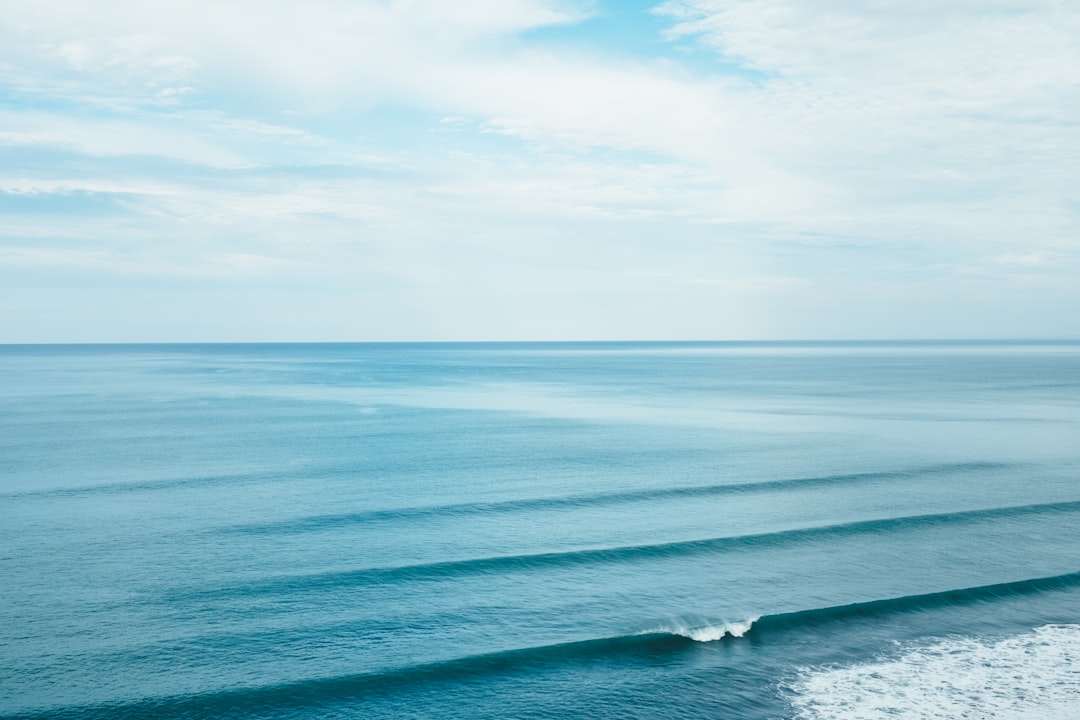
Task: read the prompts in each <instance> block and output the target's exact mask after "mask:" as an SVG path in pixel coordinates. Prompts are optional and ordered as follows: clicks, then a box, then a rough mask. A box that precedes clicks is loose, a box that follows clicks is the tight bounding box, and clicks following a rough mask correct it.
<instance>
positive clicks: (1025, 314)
mask: <svg viewBox="0 0 1080 720" xmlns="http://www.w3.org/2000/svg"><path fill="white" fill-rule="evenodd" d="M1076 337H1080V3H1075V2H1068V1H1067V0H907V1H905V2H885V1H883V0H815V1H814V2H806V1H805V0H668V1H666V2H659V3H657V2H641V1H639V0H624V1H622V2H618V1H616V0H303V1H302V2H300V1H298V0H296V1H294V0H183V1H182V2H180V1H175V0H155V1H154V2H145V1H144V0H34V1H33V2H27V1H26V0H0V343H22V342H258V341H410V340H417V341H442V340H448V341H450V340H459V341H468V340H758V339H760V340H769V339H882V338H1076Z"/></svg>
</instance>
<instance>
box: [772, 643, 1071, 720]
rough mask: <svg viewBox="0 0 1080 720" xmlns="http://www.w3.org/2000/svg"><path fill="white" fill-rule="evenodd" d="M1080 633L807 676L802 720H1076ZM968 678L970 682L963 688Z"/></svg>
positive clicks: (936, 651)
mask: <svg viewBox="0 0 1080 720" xmlns="http://www.w3.org/2000/svg"><path fill="white" fill-rule="evenodd" d="M1078 662H1080V625H1044V626H1042V627H1039V628H1036V629H1035V630H1034V631H1033V632H1028V633H1024V634H1022V635H1015V636H1012V637H1006V638H1001V639H997V640H979V639H975V638H948V639H944V640H939V641H936V642H934V643H931V644H924V645H921V646H918V647H913V648H909V649H907V650H906V651H905V652H904V653H903V654H902V655H900V656H899V657H885V658H878V659H875V660H874V661H873V662H871V663H860V664H856V665H852V666H849V667H838V668H824V669H821V668H818V669H812V670H804V671H802V672H801V673H800V676H799V677H798V678H797V680H796V681H795V682H793V683H791V685H790V687H789V690H790V691H791V697H790V700H791V704H792V707H793V708H794V709H795V711H796V713H797V715H796V717H797V718H799V720H847V719H848V718H851V719H852V720H854V719H855V718H863V719H865V718H895V719H896V720H905V719H908V720H951V719H952V718H961V717H979V718H983V719H984V720H1006V719H1012V720H1017V718H1042V719H1045V720H1049V719H1051V718H1061V719H1064V718H1072V717H1076V708H1077V707H1078V706H1080V681H1078V679H1077V677H1076V670H1075V669H1074V668H1075V667H1076V665H1077V663H1078ZM957 678H962V679H963V682H956V679H957Z"/></svg>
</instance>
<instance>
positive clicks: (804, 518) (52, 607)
mask: <svg viewBox="0 0 1080 720" xmlns="http://www.w3.org/2000/svg"><path fill="white" fill-rule="evenodd" d="M0 478H2V479H0V511H2V515H0V517H2V521H0V523H2V524H0V716H3V717H27V718H29V717H35V718H110V719H111V718H125V717H139V718H142V717H148V718H153V717H162V718H172V717H175V718H208V717H214V718H281V719H283V720H284V719H289V720H301V719H308V718H365V719H366V718H447V719H449V718H455V719H456V718H661V719H664V718H721V719H727V718H734V719H740V718H754V719H762V720H763V719H766V718H805V719H807V720H817V719H819V718H820V719H822V720H824V719H826V718H828V719H832V718H886V717H888V718H898V717H899V718H936V717H940V718H957V717H972V718H1010V719H1011V720H1014V719H1016V718H1033V719H1034V718H1066V717H1075V715H1074V714H1073V713H1075V708H1076V707H1078V706H1080V678H1078V677H1077V674H1076V672H1075V668H1076V667H1077V665H1078V663H1080V344H1070V343H1045V344H973V343H968V344H869V345H859V344H786V345H785V344H737V343H735V344H723V343H718V344H707V343H706V344H537V345H528V344H526V345H519V344H509V345H498V344H491V345H246V346H222V345H219V346H214V345H187V346H183V345H175V346H72V347H61V346H52V347H42V346H38V347H32V346H6V347H0ZM964 713H968V714H967V715H965V714H964Z"/></svg>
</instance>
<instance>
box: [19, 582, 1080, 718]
mask: <svg viewBox="0 0 1080 720" xmlns="http://www.w3.org/2000/svg"><path fill="white" fill-rule="evenodd" d="M1077 587H1080V572H1075V573H1068V574H1064V575H1056V576H1052V577H1042V578H1030V579H1025V580H1018V581H1015V582H1007V583H998V584H993V585H983V586H979V587H970V588H961V589H953V590H946V591H942V592H935V593H928V594H922V595H909V596H903V597H897V598H889V599H883V600H874V601H869V602H861V603H853V604H848V605H838V606H833V607H825V608H814V609H807V610H799V611H794V612H789V613H779V614H773V615H765V616H763V617H760V618H756V619H747V620H743V621H739V622H733V623H720V624H712V625H709V624H705V625H700V626H694V627H686V626H683V625H681V624H678V623H675V624H671V625H667V626H660V627H657V628H654V629H651V630H647V631H644V632H639V633H634V634H628V635H621V636H615V637H605V638H593V639H586V640H579V641H573V642H565V643H556V644H551V645H540V646H533V647H524V648H516V649H510V650H502V651H497V652H491V653H484V654H478V655H471V656H465V657H458V658H453V659H448V660H444V661H437V662H429V663H421V664H416V665H409V666H404V667H400V668H394V669H390V670H386V671H383V672H373V673H364V674H357V675H348V676H338V677H324V678H310V679H306V680H300V681H296V682H289V683H282V684H277V685H267V686H260V687H251V688H234V689H226V690H220V691H211V692H205V693H198V694H192V695H181V696H168V697H155V698H147V699H144V700H139V701H135V702H130V703H113V704H100V705H93V706H82V707H67V708H54V709H50V710H48V711H43V712H37V713H25V714H21V715H13V716H9V717H8V719H7V720H45V718H49V719H50V720H98V719H99V718H100V719H105V718H109V719H110V720H112V719H114V718H129V717H130V718H139V717H149V716H152V717H156V718H192V717H217V718H229V717H250V716H251V715H252V714H256V713H257V712H258V711H260V710H261V709H269V708H273V709H275V710H279V711H280V710H282V709H287V708H290V707H318V706H327V705H330V704H333V703H338V702H344V701H349V700H355V699H359V698H370V697H372V696H378V695H380V694H388V693H393V692H396V691H400V690H403V689H407V688H408V687H411V686H416V685H425V684H435V683H458V682H461V681H464V680H468V679H476V678H479V677H483V676H488V675H508V674H513V673H518V672H524V671H528V670H535V669H537V668H543V667H549V666H553V665H560V664H564V663H580V662H588V661H592V660H604V659H616V658H618V659H622V660H624V661H628V662H633V661H635V660H643V661H647V662H654V661H655V659H656V656H657V655H663V654H671V653H676V652H680V651H684V650H686V649H688V648H691V647H694V646H695V645H697V644H698V643H713V642H717V641H720V642H740V640H739V638H742V637H745V636H759V637H760V636H766V635H768V634H774V633H775V634H779V633H783V632H790V631H792V630H795V631H803V630H804V629H806V628H807V627H813V626H817V625H820V624H823V623H829V622H849V621H851V620H859V621H867V620H873V619H874V618H875V617H883V616H887V615H892V614H898V613H908V612H918V611H924V610H932V609H935V608H938V607H943V606H948V605H967V604H972V603H979V602H994V601H998V600H1003V599H1007V598H1011V597H1018V596H1025V595H1033V594H1038V593H1045V592H1054V591H1064V590H1070V589H1073V588H1077Z"/></svg>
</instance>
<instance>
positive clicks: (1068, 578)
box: [751, 572, 1080, 631]
mask: <svg viewBox="0 0 1080 720" xmlns="http://www.w3.org/2000/svg"><path fill="white" fill-rule="evenodd" d="M1075 587H1080V572H1073V573H1066V574H1064V575H1053V576H1050V577H1041V578H1029V579H1027V580H1017V581H1015V582H1006V583H995V584H992V585H979V586H976V587H970V588H959V589H956V590H943V591H941V592H934V593H925V594H922V595H905V596H902V597H896V598H887V599H884V600H871V601H868V602H860V603H850V604H848V605H836V606H833V607H827V608H815V609H812V610H799V611H795V612H789V613H778V614H775V615H766V616H764V617H762V618H760V619H759V620H758V621H757V622H755V623H754V624H753V627H752V628H751V631H775V630H778V629H789V628H799V627H806V626H812V625H816V624H820V623H824V622H834V621H838V620H846V619H849V618H852V617H858V618H872V617H876V616H883V615H894V614H898V613H905V612H917V611H922V610H933V609H936V608H940V607H948V606H950V605H970V604H973V603H977V602H994V601H996V600H1004V599H1007V598H1011V597H1019V596H1024V595H1035V594H1038V593H1042V592H1053V591H1056V590H1069V589H1071V588H1075Z"/></svg>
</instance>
